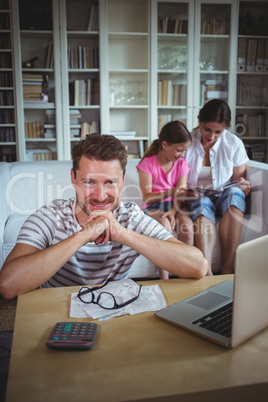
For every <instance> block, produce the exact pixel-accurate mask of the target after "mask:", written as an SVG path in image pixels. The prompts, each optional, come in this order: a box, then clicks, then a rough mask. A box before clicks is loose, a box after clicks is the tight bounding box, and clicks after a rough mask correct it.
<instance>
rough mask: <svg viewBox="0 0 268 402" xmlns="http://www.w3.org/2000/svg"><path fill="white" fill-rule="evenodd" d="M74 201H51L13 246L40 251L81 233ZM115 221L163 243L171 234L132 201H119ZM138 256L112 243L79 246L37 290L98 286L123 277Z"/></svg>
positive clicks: (36, 215)
mask: <svg viewBox="0 0 268 402" xmlns="http://www.w3.org/2000/svg"><path fill="white" fill-rule="evenodd" d="M75 205H76V201H75V200H68V201H66V200H54V201H52V202H51V203H49V204H48V205H45V206H43V207H41V208H40V209H39V210H37V211H36V212H35V213H33V214H32V215H31V216H29V217H28V219H27V220H26V221H25V223H24V224H23V226H22V228H21V230H20V233H19V236H18V239H17V243H25V244H29V245H32V246H34V247H37V248H38V249H40V250H43V249H45V248H47V247H49V246H52V245H54V244H57V243H59V242H60V241H62V240H64V239H66V238H68V237H70V236H72V235H73V234H74V233H77V232H78V231H80V230H81V226H80V225H79V223H78V221H77V219H76V215H75ZM113 213H114V215H115V217H116V219H117V220H118V222H119V223H120V224H121V225H122V226H123V227H125V228H128V229H130V230H132V231H134V232H136V233H140V234H143V235H146V236H150V237H154V238H157V239H161V240H167V239H168V238H170V237H171V234H170V233H169V232H167V231H166V229H164V228H163V226H162V225H160V224H159V223H158V222H157V221H155V220H154V219H152V218H150V217H149V216H147V215H145V214H144V213H143V212H142V211H141V209H140V208H139V207H138V205H137V204H135V203H134V202H120V203H119V205H118V207H117V208H116V209H115V210H114V212H113ZM138 256H139V253H138V252H137V251H135V250H132V249H131V248H130V247H128V246H125V245H123V244H120V243H118V242H116V241H109V242H108V243H107V244H99V245H96V244H95V243H94V242H93V243H87V244H85V245H84V246H82V247H81V248H80V249H79V250H78V251H77V252H76V253H75V254H74V255H73V256H72V257H71V258H70V259H69V260H68V261H67V262H66V263H65V264H64V265H63V266H62V267H61V269H59V271H58V272H56V273H55V275H53V277H52V278H50V279H49V280H48V281H47V282H45V283H44V284H43V285H42V286H41V287H58V286H74V285H88V284H100V283H103V282H105V281H106V280H108V279H109V278H113V279H114V280H119V279H123V278H126V277H127V276H128V272H129V270H130V268H131V265H132V263H133V262H134V260H135V259H136V258H137V257H138Z"/></svg>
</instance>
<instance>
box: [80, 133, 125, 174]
mask: <svg viewBox="0 0 268 402" xmlns="http://www.w3.org/2000/svg"><path fill="white" fill-rule="evenodd" d="M82 156H85V157H86V158H88V159H95V160H98V161H112V160H118V161H119V162H120V164H121V167H122V170H123V176H124V175H125V172H126V165H127V151H126V149H125V147H124V145H123V144H122V143H121V142H120V141H119V140H118V139H117V138H115V137H114V136H113V135H106V134H105V135H104V134H103V135H102V134H98V133H94V134H89V135H87V136H86V138H84V139H82V140H80V141H79V142H78V143H77V144H76V145H75V146H74V148H73V149H72V159H73V171H74V175H75V177H76V170H77V169H79V164H80V160H81V157H82Z"/></svg>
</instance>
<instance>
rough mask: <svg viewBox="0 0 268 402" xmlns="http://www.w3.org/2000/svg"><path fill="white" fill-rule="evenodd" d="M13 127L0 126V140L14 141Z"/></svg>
mask: <svg viewBox="0 0 268 402" xmlns="http://www.w3.org/2000/svg"><path fill="white" fill-rule="evenodd" d="M14 141H16V138H15V129H14V128H13V127H7V128H2V127H0V142H14Z"/></svg>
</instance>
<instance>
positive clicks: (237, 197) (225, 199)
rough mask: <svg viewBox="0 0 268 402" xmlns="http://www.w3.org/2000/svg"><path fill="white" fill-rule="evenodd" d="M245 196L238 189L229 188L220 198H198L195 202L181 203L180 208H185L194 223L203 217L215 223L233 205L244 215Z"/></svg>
mask: <svg viewBox="0 0 268 402" xmlns="http://www.w3.org/2000/svg"><path fill="white" fill-rule="evenodd" d="M245 198H246V197H245V194H244V192H243V191H242V190H241V189H240V188H239V187H230V188H228V189H226V190H224V191H223V193H222V194H221V196H220V197H217V196H213V197H206V196H203V197H199V198H197V199H195V200H188V201H185V202H183V204H182V206H181V208H186V209H188V211H189V214H190V215H191V218H192V220H193V221H194V220H195V219H197V218H198V217H199V216H201V215H203V216H205V217H206V218H208V219H210V220H211V221H212V222H214V223H216V217H218V216H223V215H224V214H225V212H226V211H227V210H228V209H229V208H230V207H231V206H232V205H233V206H235V207H236V208H238V209H239V210H240V211H242V212H243V213H245V210H246V202H245Z"/></svg>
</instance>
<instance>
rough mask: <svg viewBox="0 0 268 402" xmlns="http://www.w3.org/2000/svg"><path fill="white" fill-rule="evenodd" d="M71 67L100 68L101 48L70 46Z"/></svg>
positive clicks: (69, 60)
mask: <svg viewBox="0 0 268 402" xmlns="http://www.w3.org/2000/svg"><path fill="white" fill-rule="evenodd" d="M68 67H69V68H79V69H85V68H99V48H98V47H88V46H75V47H69V48H68Z"/></svg>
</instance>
